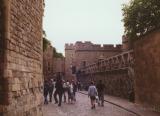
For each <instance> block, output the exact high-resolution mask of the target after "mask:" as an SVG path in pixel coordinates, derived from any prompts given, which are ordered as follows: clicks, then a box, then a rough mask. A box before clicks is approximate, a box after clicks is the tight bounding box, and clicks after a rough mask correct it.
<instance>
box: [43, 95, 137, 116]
mask: <svg viewBox="0 0 160 116" xmlns="http://www.w3.org/2000/svg"><path fill="white" fill-rule="evenodd" d="M104 105H105V106H104V107H98V106H96V109H94V110H93V109H91V108H90V99H89V98H88V96H86V95H85V94H81V93H77V102H76V103H75V104H68V103H63V104H62V106H61V107H58V106H57V104H54V103H50V104H48V105H44V107H43V114H44V116H136V115H135V114H133V113H131V112H128V111H126V110H124V109H121V108H119V107H117V106H114V105H112V104H110V103H107V102H105V104H104Z"/></svg>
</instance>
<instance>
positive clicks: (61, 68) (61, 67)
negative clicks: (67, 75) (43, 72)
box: [54, 57, 65, 76]
mask: <svg viewBox="0 0 160 116" xmlns="http://www.w3.org/2000/svg"><path fill="white" fill-rule="evenodd" d="M64 72H65V58H64V57H62V58H55V59H54V73H55V74H57V73H61V74H62V75H63V76H64Z"/></svg>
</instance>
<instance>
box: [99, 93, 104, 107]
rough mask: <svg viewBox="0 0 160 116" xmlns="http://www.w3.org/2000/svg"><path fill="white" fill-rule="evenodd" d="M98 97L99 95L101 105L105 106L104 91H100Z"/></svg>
mask: <svg viewBox="0 0 160 116" xmlns="http://www.w3.org/2000/svg"><path fill="white" fill-rule="evenodd" d="M98 97H99V101H100V102H101V105H102V106H103V105H104V93H99V94H98Z"/></svg>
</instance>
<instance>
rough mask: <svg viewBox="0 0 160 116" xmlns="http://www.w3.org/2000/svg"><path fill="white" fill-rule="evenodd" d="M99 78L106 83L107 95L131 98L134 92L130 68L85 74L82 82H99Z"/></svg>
mask: <svg viewBox="0 0 160 116" xmlns="http://www.w3.org/2000/svg"><path fill="white" fill-rule="evenodd" d="M83 79H84V80H83ZM99 80H102V81H103V83H104V84H105V87H106V88H105V93H106V94H107V95H112V96H117V97H121V98H125V99H130V97H131V94H132V93H131V92H133V78H131V77H130V76H129V74H128V69H123V70H115V71H108V72H103V73H95V74H92V75H84V76H83V78H82V80H80V82H82V83H84V84H88V83H89V82H91V81H94V82H95V83H98V81H99Z"/></svg>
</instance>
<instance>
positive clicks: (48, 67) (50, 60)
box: [43, 43, 55, 79]
mask: <svg viewBox="0 0 160 116" xmlns="http://www.w3.org/2000/svg"><path fill="white" fill-rule="evenodd" d="M54 60H55V58H54V48H53V47H52V45H51V43H48V44H47V45H46V49H45V50H44V52H43V75H44V79H49V78H52V77H53V75H54V68H55V67H54V63H55V62H54Z"/></svg>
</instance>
